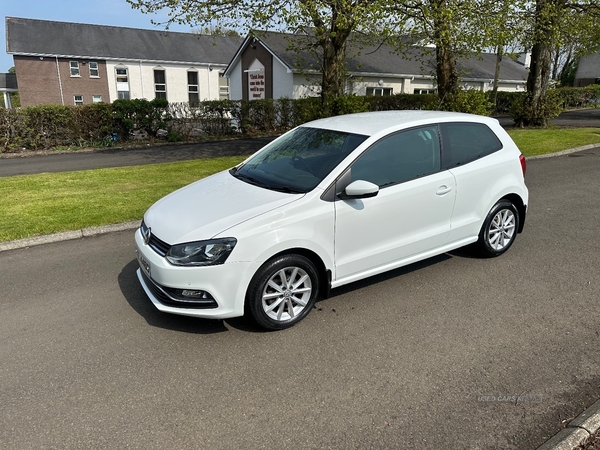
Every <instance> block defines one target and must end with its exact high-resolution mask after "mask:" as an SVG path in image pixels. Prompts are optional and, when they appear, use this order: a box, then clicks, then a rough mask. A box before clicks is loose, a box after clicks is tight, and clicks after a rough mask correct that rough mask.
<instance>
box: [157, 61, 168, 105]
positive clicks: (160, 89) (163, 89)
mask: <svg viewBox="0 0 600 450" xmlns="http://www.w3.org/2000/svg"><path fill="white" fill-rule="evenodd" d="M161 72H162V75H163V80H162V82H161V81H157V79H156V75H157V74H159V73H161ZM154 98H155V99H156V98H163V99H165V100H166V99H167V71H166V70H165V69H163V68H158V69H154Z"/></svg>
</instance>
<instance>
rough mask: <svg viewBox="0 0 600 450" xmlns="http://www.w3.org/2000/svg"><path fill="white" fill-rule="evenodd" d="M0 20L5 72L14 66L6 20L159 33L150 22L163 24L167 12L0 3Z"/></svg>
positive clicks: (77, 2) (63, 0) (121, 1)
mask: <svg viewBox="0 0 600 450" xmlns="http://www.w3.org/2000/svg"><path fill="white" fill-rule="evenodd" d="M0 15H1V18H2V21H1V24H0V28H1V29H0V32H1V36H2V48H1V51H0V72H8V69H10V68H11V67H12V66H13V65H14V64H13V59H12V55H9V54H7V53H6V19H5V18H6V17H22V18H26V19H42V20H57V21H60V22H78V23H89V24H96V25H113V26H122V27H131V28H144V29H149V30H162V29H164V26H162V27H161V26H155V25H153V24H152V23H151V20H152V19H154V21H157V22H163V21H165V20H166V17H167V13H166V12H163V13H161V14H160V15H153V14H142V13H141V12H140V11H139V10H137V9H133V8H132V7H131V6H130V5H129V3H127V2H126V1H125V0H0ZM170 29H171V30H172V31H183V32H189V31H192V28H191V27H190V26H185V25H172V26H171V27H170Z"/></svg>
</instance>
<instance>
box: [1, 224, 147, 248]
mask: <svg viewBox="0 0 600 450" xmlns="http://www.w3.org/2000/svg"><path fill="white" fill-rule="evenodd" d="M139 226H140V221H139V220H135V221H132V222H123V223H115V224H111V225H104V226H100V227H91V228H83V229H81V230H73V231H64V232H62V233H54V234H48V235H45V236H36V237H32V238H26V239H18V240H16V241H8V242H0V252H2V251H5V250H16V249H19V248H26V247H33V246H36V245H42V244H50V243H52V242H62V241H69V240H72V239H79V238H82V237H90V236H98V235H100V234H106V233H113V232H115V231H125V230H134V229H136V228H137V227H139Z"/></svg>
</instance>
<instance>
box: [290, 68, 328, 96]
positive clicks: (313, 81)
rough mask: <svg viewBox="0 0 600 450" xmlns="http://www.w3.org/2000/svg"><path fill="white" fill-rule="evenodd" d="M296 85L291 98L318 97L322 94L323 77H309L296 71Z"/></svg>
mask: <svg viewBox="0 0 600 450" xmlns="http://www.w3.org/2000/svg"><path fill="white" fill-rule="evenodd" d="M293 75H294V87H293V92H292V95H291V98H305V97H318V96H319V95H321V78H320V77H317V76H315V77H312V78H307V76H306V75H301V74H299V73H295V74H293Z"/></svg>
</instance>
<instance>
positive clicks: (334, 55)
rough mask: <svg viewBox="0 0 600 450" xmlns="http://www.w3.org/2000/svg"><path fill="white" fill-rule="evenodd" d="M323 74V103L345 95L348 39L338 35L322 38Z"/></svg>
mask: <svg viewBox="0 0 600 450" xmlns="http://www.w3.org/2000/svg"><path fill="white" fill-rule="evenodd" d="M321 46H322V48H323V75H322V79H321V100H322V102H323V103H325V102H327V101H328V100H330V99H334V98H336V97H339V96H341V95H344V78H345V77H344V75H345V74H344V72H345V68H346V65H345V60H346V40H345V39H344V40H343V42H340V39H336V37H327V38H325V39H323V40H322V43H321Z"/></svg>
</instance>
